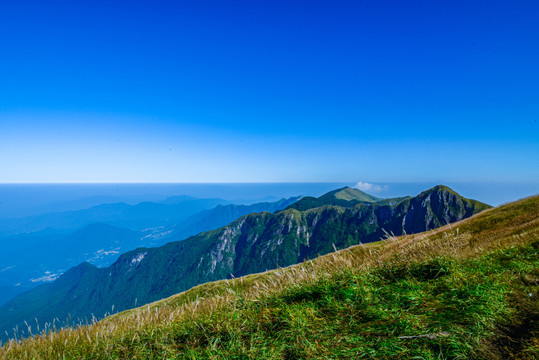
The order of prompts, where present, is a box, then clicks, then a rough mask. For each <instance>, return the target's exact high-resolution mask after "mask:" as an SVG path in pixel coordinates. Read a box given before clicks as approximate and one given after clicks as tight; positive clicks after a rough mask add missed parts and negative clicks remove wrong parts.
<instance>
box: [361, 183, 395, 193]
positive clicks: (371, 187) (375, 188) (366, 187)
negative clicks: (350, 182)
mask: <svg viewBox="0 0 539 360" xmlns="http://www.w3.org/2000/svg"><path fill="white" fill-rule="evenodd" d="M354 187H355V188H356V189H359V190H361V191H365V192H370V193H379V192H382V191H385V190H387V189H388V186H387V185H377V184H371V183H368V182H363V181H359V182H358V183H357V184H355V185H354Z"/></svg>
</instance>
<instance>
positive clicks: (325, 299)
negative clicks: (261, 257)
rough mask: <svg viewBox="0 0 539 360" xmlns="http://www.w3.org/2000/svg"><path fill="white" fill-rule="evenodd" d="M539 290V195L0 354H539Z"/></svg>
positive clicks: (204, 289)
mask: <svg viewBox="0 0 539 360" xmlns="http://www.w3.org/2000/svg"><path fill="white" fill-rule="evenodd" d="M538 298H539V196H536V197H532V198H528V199H524V200H521V201H518V202H515V203H511V204H507V205H504V206H501V207H499V208H495V209H491V210H487V211H483V212H482V213H480V214H478V215H475V216H474V217H472V218H470V219H467V220H464V221H461V222H459V223H454V224H451V225H447V226H445V227H443V228H440V229H437V230H434V231H430V232H426V233H421V234H415V235H406V236H401V237H398V238H388V239H387V240H386V241H382V242H378V243H371V244H366V245H359V246H355V247H352V248H349V249H346V250H342V251H339V252H335V253H331V254H328V255H326V256H322V257H320V258H317V259H315V260H313V261H308V262H305V263H302V264H298V265H295V266H290V267H288V268H283V269H278V270H274V271H270V272H266V273H262V274H255V275H250V276H246V277H242V278H237V279H233V280H225V281H219V282H213V283H208V284H204V285H200V286H197V287H195V288H193V289H191V290H189V291H186V292H184V293H181V294H178V295H175V296H172V297H170V298H167V299H165V300H162V301H159V302H155V303H152V304H150V305H147V306H144V307H142V308H138V309H134V310H130V311H126V312H123V313H120V314H117V315H114V316H111V317H109V318H107V319H105V320H103V321H101V322H99V323H96V324H94V325H92V326H82V327H79V328H77V329H63V330H59V331H56V332H52V331H50V330H49V329H45V330H43V329H41V331H45V332H46V335H45V336H42V337H36V338H32V339H29V340H25V341H23V342H19V343H17V342H14V341H12V342H10V343H8V344H5V345H4V346H3V347H2V348H1V349H0V358H5V359H62V358H64V359H198V358H201V359H206V358H207V359H249V358H269V359H309V358H312V359H348V358H370V359H380V358H386V359H410V358H416V359H470V358H478V359H504V358H516V359H537V358H538V357H539V324H538V320H539V301H538ZM31 325H32V324H29V326H31ZM36 330H37V329H34V332H36Z"/></svg>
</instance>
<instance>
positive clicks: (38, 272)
mask: <svg viewBox="0 0 539 360" xmlns="http://www.w3.org/2000/svg"><path fill="white" fill-rule="evenodd" d="M297 199H298V198H297V197H296V198H290V199H281V200H279V201H276V202H264V203H257V204H253V205H233V204H229V205H218V206H217V207H215V208H213V209H209V210H203V211H202V212H200V213H198V214H196V215H194V216H192V217H190V218H189V219H188V220H187V221H184V222H183V223H181V224H179V225H176V226H171V227H167V226H160V227H158V228H153V229H149V230H146V231H132V230H129V229H124V228H119V227H116V226H112V225H108V224H103V223H95V224H90V225H88V226H85V227H83V228H81V229H78V230H76V231H75V232H73V233H72V232H71V231H58V230H54V229H50V228H49V229H45V230H42V231H39V232H35V233H29V234H21V235H12V236H7V237H3V238H0V243H2V245H3V248H2V252H1V253H0V287H1V290H2V291H0V305H3V304H4V303H5V302H6V301H8V300H9V299H11V298H13V297H14V296H15V295H17V294H19V293H21V292H24V291H27V290H29V289H31V288H33V287H35V286H37V285H41V284H43V283H46V282H51V281H53V280H54V279H56V278H57V277H58V276H60V275H61V274H62V273H63V272H64V271H66V270H67V269H69V268H71V267H73V266H75V265H77V264H80V263H81V262H89V263H90V264H92V265H95V266H98V267H102V266H108V265H110V264H112V263H113V262H114V261H116V259H117V258H118V256H119V255H120V254H121V253H124V252H126V251H129V250H133V249H135V248H137V247H141V246H145V247H150V246H152V247H153V246H161V245H163V244H165V243H167V242H170V241H177V240H183V239H185V238H187V237H189V236H191V235H194V234H198V233H200V232H202V231H207V230H212V229H216V228H218V227H221V226H223V225H226V224H228V223H230V222H231V221H233V220H235V219H237V218H239V217H240V216H243V215H246V214H249V213H252V212H261V211H271V212H273V211H276V210H281V209H283V208H285V207H286V206H288V205H290V204H291V203H293V202H294V201H296V200H297ZM166 201H167V202H169V203H171V204H179V203H182V202H185V201H198V199H195V198H192V197H189V196H178V197H173V198H169V199H167V200H166Z"/></svg>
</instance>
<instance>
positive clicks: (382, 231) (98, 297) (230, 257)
mask: <svg viewBox="0 0 539 360" xmlns="http://www.w3.org/2000/svg"><path fill="white" fill-rule="evenodd" d="M486 208H488V205H485V204H482V203H479V202H475V201H473V200H468V199H465V198H462V197H461V196H459V195H458V194H456V193H454V192H453V191H450V190H448V189H447V188H444V187H435V188H433V189H430V190H428V191H425V192H423V193H421V194H420V195H418V196H417V197H414V198H409V199H406V200H404V201H402V202H400V203H398V204H395V205H377V204H371V205H365V204H358V205H356V206H354V207H340V206H329V205H324V206H321V207H318V208H313V209H310V210H307V211H303V212H302V211H298V210H296V209H293V208H288V209H286V210H283V211H280V212H277V213H274V214H272V213H267V212H266V213H257V214H250V215H247V216H244V217H242V218H240V219H238V220H236V221H234V222H232V223H231V224H229V225H228V226H225V227H222V228H220V229H217V230H213V231H209V232H205V233H202V234H199V235H197V236H193V237H191V238H189V239H186V240H184V241H180V242H172V243H169V244H166V245H164V246H162V247H159V248H152V249H146V248H140V249H137V250H135V251H131V252H128V253H126V254H123V255H122V256H120V258H119V259H118V260H117V261H116V262H115V263H114V264H113V265H111V266H110V267H108V268H104V269H97V268H95V267H91V266H89V265H88V264H82V265H80V266H79V267H77V268H74V269H72V270H70V271H68V272H66V273H65V274H64V275H63V276H62V277H61V278H60V279H58V280H57V281H56V282H55V283H54V284H50V285H44V286H42V287H40V288H38V289H35V290H33V291H30V292H27V293H24V294H21V295H19V296H18V297H16V298H15V299H13V300H12V301H10V302H8V303H7V304H5V305H4V306H3V307H2V308H0V329H3V330H11V329H12V328H14V327H15V326H16V325H19V326H20V325H21V324H23V322H24V320H28V319H30V320H32V321H33V319H34V318H38V319H39V320H40V321H51V320H52V319H53V318H59V319H66V318H67V317H68V315H69V314H70V317H71V319H78V318H82V319H84V318H91V317H92V314H93V315H95V316H97V317H101V316H103V314H105V313H107V312H111V311H113V307H114V309H116V310H117V311H121V310H124V309H129V308H132V307H135V306H136V305H140V304H146V303H148V302H152V301H155V300H159V299H162V298H164V297H167V296H170V295H173V294H175V293H178V292H180V291H183V290H187V289H189V288H191V287H193V286H195V285H198V284H201V283H204V282H208V281H214V280H219V279H226V278H230V277H238V276H243V275H246V274H251V273H256V272H260V271H265V270H269V269H274V268H276V267H279V266H288V265H292V264H296V263H298V262H301V261H304V260H305V259H313V258H316V257H317V256H319V255H322V254H327V253H329V252H332V251H334V249H335V248H337V249H342V248H345V247H349V246H351V245H356V244H359V243H362V242H363V243H367V242H372V241H377V240H379V239H380V238H382V237H384V236H385V235H386V234H387V233H393V234H396V235H399V234H403V233H409V234H410V233H417V232H421V231H425V230H430V229H434V228H437V227H439V226H442V225H445V224H448V223H451V222H454V221H458V220H461V219H464V218H466V217H469V216H471V215H473V214H475V213H477V212H479V211H481V210H483V209H486ZM21 314H24V315H21ZM30 314H32V316H31V317H29V316H30Z"/></svg>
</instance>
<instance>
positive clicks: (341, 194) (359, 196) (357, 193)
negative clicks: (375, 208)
mask: <svg viewBox="0 0 539 360" xmlns="http://www.w3.org/2000/svg"><path fill="white" fill-rule="evenodd" d="M329 198H333V199H338V200H344V201H361V202H376V201H378V200H380V199H379V198H377V197H375V196H372V195H369V194H367V193H365V192H363V191H361V190H359V189H356V188H352V187H350V186H345V187H343V188H340V189H337V190H333V191H330V192H328V193H326V194H324V195H322V196H320V197H319V199H321V200H323V199H329Z"/></svg>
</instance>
